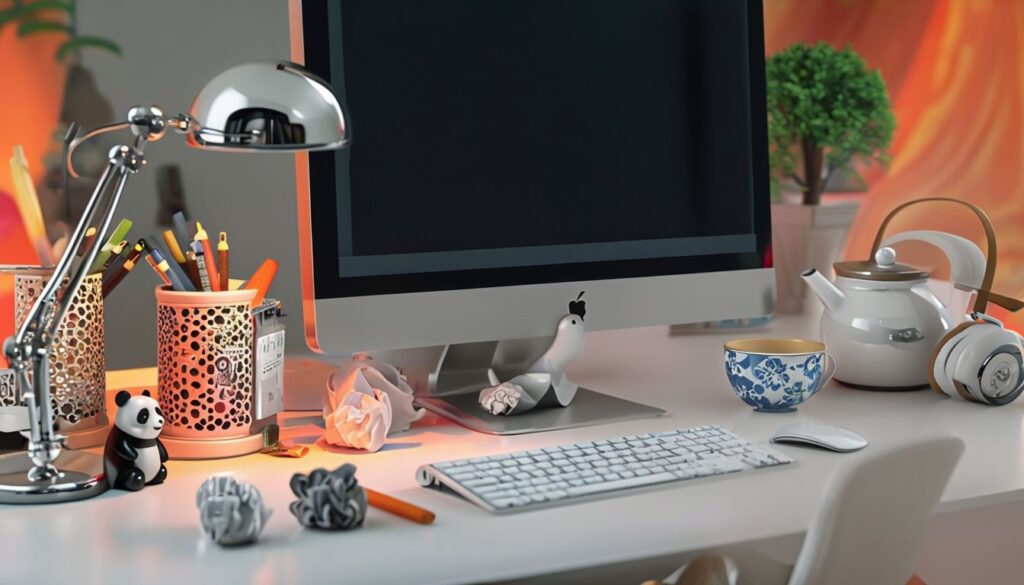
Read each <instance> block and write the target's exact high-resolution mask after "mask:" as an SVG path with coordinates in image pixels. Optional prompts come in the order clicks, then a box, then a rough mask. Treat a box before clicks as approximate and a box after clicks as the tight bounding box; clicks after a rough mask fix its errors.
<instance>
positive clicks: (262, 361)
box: [256, 329, 284, 420]
mask: <svg viewBox="0 0 1024 585" xmlns="http://www.w3.org/2000/svg"><path fill="white" fill-rule="evenodd" d="M282 410H284V330H283V329H282V330H281V331H275V332H273V333H268V334H267V335H263V336H261V337H259V338H258V339H257V340H256V420H263V419H265V418H267V417H268V416H272V415H275V414H277V413H279V412H281V411H282Z"/></svg>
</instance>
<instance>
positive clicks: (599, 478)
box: [416, 426, 793, 514]
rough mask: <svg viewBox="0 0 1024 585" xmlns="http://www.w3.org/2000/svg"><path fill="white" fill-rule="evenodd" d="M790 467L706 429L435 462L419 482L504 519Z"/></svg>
mask: <svg viewBox="0 0 1024 585" xmlns="http://www.w3.org/2000/svg"><path fill="white" fill-rule="evenodd" d="M792 462H793V460H792V459H790V458H789V457H787V456H786V455H784V454H782V453H781V452H779V451H777V450H775V449H772V448H771V447H768V446H765V445H758V444H755V443H751V442H750V441H748V440H746V439H743V438H740V437H738V436H736V435H734V434H732V433H730V432H729V431H726V430H724V429H722V428H721V427H718V426H704V427H695V428H692V429H684V430H681V431H669V432H664V433H650V434H641V435H628V436H625V437H619V438H617V439H608V440H603V441H584V442H582V443H576V444H575V445H561V446H556V447H549V448H546V449H534V450H532V451H520V452H518V453H505V454H503V455H492V456H490V457H475V458H473V459H462V460H457V461H445V462H442V463H434V464H432V465H424V466H422V467H420V468H419V469H418V470H417V471H416V479H417V481H419V483H420V485H422V486H424V487H435V488H448V489H450V490H452V491H454V492H455V493H457V494H459V495H461V496H462V497H464V498H466V499H467V500H469V501H471V502H473V503H474V504H476V505H478V506H480V507H481V508H484V509H485V510H488V511H490V512H495V513H499V514H500V513H507V512H518V511H521V510H534V509H537V508H543V507H550V506H557V505H562V504H569V503H573V502H576V501H579V500H581V499H584V498H593V497H598V496H603V495H606V494H609V493H611V492H618V491H620V490H628V489H632V488H638V487H644V486H650V485H656V484H668V483H676V482H681V481H686V480H688V479H694V478H698V477H706V476H710V475H724V474H727V473H734V472H737V471H745V470H748V469H756V468H760V467H771V466H774V465H783V464H786V463H792Z"/></svg>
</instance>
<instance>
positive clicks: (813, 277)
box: [800, 268, 846, 312]
mask: <svg viewBox="0 0 1024 585" xmlns="http://www.w3.org/2000/svg"><path fill="white" fill-rule="evenodd" d="M800 276H802V277H803V279H804V282H806V283H807V286H809V287H811V290H812V291H814V294H816V295H818V298H819V299H820V300H821V303H822V304H823V305H825V308H826V309H828V310H829V311H833V312H835V311H838V310H839V307H841V306H842V304H843V301H844V300H846V295H844V294H843V291H841V290H839V289H838V288H836V285H834V284H832V283H831V282H829V281H828V279H827V278H825V277H824V276H822V274H821V273H820V272H818V271H817V270H815V269H814V268H811V269H808V270H805V271H804V272H803V273H802V274H800Z"/></svg>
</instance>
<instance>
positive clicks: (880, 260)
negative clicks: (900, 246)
mask: <svg viewBox="0 0 1024 585" xmlns="http://www.w3.org/2000/svg"><path fill="white" fill-rule="evenodd" d="M875 264H877V265H879V266H880V267H883V268H888V267H890V266H893V265H895V264H896V250H893V249H892V248H889V247H885V248H879V249H878V251H877V252H875Z"/></svg>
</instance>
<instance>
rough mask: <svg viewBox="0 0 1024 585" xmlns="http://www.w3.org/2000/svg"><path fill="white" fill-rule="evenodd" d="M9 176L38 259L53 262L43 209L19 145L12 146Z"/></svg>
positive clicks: (23, 151) (48, 262)
mask: <svg viewBox="0 0 1024 585" xmlns="http://www.w3.org/2000/svg"><path fill="white" fill-rule="evenodd" d="M11 178H12V179H13V180H14V202H15V204H16V205H17V206H18V213H19V214H20V215H21V222H22V224H23V225H24V227H25V233H26V234H27V235H28V239H29V241H31V242H32V245H33V246H34V247H35V249H36V253H37V254H39V261H40V262H41V263H43V264H44V265H50V264H53V263H54V262H55V258H54V257H53V249H52V248H51V247H50V240H49V238H47V237H46V222H45V221H44V220H43V210H42V209H41V208H40V207H39V195H38V194H37V193H36V186H35V183H33V182H32V175H31V174H30V173H29V171H28V159H27V158H25V149H24V148H22V146H21V145H16V146H15V147H14V156H12V157H11Z"/></svg>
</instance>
